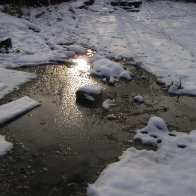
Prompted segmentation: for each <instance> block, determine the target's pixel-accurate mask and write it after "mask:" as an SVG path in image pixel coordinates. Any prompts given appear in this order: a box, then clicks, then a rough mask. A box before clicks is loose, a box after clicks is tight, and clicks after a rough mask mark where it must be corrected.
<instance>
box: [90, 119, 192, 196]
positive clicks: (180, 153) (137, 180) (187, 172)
mask: <svg viewBox="0 0 196 196" xmlns="http://www.w3.org/2000/svg"><path fill="white" fill-rule="evenodd" d="M136 133H137V134H136V136H135V138H134V139H135V140H136V139H137V140H139V139H140V141H141V142H142V143H144V144H152V145H155V146H158V151H147V150H137V149H135V148H133V147H132V148H129V149H128V150H126V151H125V152H124V153H123V155H122V156H121V157H120V161H118V162H116V163H113V164H110V165H109V166H108V167H107V168H106V169H105V170H104V171H103V172H102V173H101V175H100V176H99V178H98V179H97V181H96V182H95V183H94V184H92V185H89V188H88V193H87V194H88V196H103V195H104V196H130V195H134V196H170V195H176V196H177V195H178V196H184V195H188V196H194V195H196V187H195V180H196V175H195V173H196V168H195V164H196V157H195V153H196V131H192V132H190V134H187V133H182V132H176V131H172V132H170V131H169V130H168V128H167V126H166V124H165V122H164V120H163V119H161V118H159V117H152V118H151V119H150V120H149V121H148V125H147V126H146V127H144V128H143V129H141V130H137V131H136Z"/></svg>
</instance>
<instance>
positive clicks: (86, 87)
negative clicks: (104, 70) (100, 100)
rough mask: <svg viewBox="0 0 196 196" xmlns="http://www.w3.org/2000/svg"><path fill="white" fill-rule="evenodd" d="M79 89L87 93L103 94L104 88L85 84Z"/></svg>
mask: <svg viewBox="0 0 196 196" xmlns="http://www.w3.org/2000/svg"><path fill="white" fill-rule="evenodd" d="M79 91H83V92H85V93H86V94H97V95H99V94H101V93H102V88H101V87H100V86H96V85H84V86H82V87H80V88H79Z"/></svg>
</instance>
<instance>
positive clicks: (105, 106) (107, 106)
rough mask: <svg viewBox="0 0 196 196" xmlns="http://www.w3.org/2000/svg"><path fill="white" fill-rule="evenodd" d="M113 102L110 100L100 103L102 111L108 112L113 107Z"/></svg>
mask: <svg viewBox="0 0 196 196" xmlns="http://www.w3.org/2000/svg"><path fill="white" fill-rule="evenodd" d="M115 105H116V104H115V101H114V100H111V99H106V100H105V101H104V102H103V103H102V108H103V109H104V110H109V109H110V108H111V107H112V106H115Z"/></svg>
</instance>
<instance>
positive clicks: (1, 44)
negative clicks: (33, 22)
mask: <svg viewBox="0 0 196 196" xmlns="http://www.w3.org/2000/svg"><path fill="white" fill-rule="evenodd" d="M10 48H12V40H11V38H7V39H5V40H3V41H0V52H1V49H3V50H6V52H8V50H9V49H10Z"/></svg>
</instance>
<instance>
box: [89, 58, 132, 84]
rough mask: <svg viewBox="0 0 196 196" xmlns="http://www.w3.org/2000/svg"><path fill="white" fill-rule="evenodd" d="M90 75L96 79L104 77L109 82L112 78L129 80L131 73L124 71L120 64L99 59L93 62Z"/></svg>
mask: <svg viewBox="0 0 196 196" xmlns="http://www.w3.org/2000/svg"><path fill="white" fill-rule="evenodd" d="M91 74H92V75H95V76H98V77H106V78H109V79H110V80H111V79H112V80H113V78H121V79H126V80H131V73H130V72H129V71H127V70H125V69H124V68H123V66H122V65H121V64H120V63H116V62H113V61H111V60H109V59H100V60H97V61H95V62H93V64H92V70H91Z"/></svg>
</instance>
